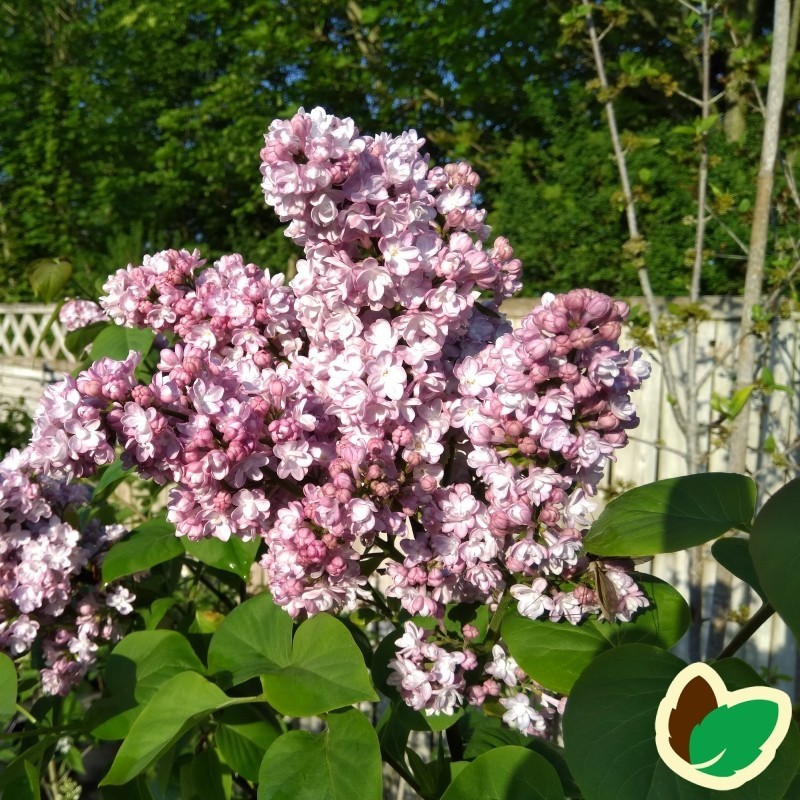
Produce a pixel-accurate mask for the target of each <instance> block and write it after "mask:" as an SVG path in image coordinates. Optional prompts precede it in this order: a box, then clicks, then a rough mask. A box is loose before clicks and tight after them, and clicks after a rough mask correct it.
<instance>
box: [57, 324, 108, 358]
mask: <svg viewBox="0 0 800 800" xmlns="http://www.w3.org/2000/svg"><path fill="white" fill-rule="evenodd" d="M112 325H113V323H111V322H93V323H92V324H91V325H87V326H86V327H85V328H78V329H77V330H74V331H69V333H67V334H66V336H64V344H65V345H66V347H67V350H69V351H70V353H72V355H74V356H75V357H76V358H80V357H81V356H82V355H83V351H84V350H86V348H87V347H88V346H89V345H90V344H91V343H92V342H93V341H94V340H95V339H96V338H97V336H98V335H99V334H100V332H101V331H103V330H105V329H106V328H110V327H111V326H112Z"/></svg>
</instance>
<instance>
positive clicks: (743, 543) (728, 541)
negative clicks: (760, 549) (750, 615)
mask: <svg viewBox="0 0 800 800" xmlns="http://www.w3.org/2000/svg"><path fill="white" fill-rule="evenodd" d="M711 555H713V556H714V558H715V559H716V560H717V561H718V562H719V563H720V564H722V566H723V567H725V569H727V570H728V572H731V573H733V574H734V575H735V576H736V577H737V578H739V580H742V581H744V582H745V583H746V584H747V585H748V586H751V587H752V588H753V589H754V590H755V592H756V594H758V596H759V597H760V598H761V599H762V600H766V599H767V598H766V595H765V594H764V589H763V588H762V587H761V581H760V580H759V579H758V574H757V573H756V568H755V566H754V564H753V559H752V557H751V555H750V545H749V543H748V540H747V539H742V538H725V539H718V540H717V541H716V542H714V544H713V545H711Z"/></svg>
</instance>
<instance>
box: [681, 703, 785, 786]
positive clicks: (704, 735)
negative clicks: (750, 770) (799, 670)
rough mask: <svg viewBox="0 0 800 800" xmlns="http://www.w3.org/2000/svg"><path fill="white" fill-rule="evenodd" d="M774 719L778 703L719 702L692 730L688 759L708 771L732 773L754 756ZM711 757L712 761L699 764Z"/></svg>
mask: <svg viewBox="0 0 800 800" xmlns="http://www.w3.org/2000/svg"><path fill="white" fill-rule="evenodd" d="M777 721H778V704H777V703H772V702H770V701H769V700H746V701H744V702H742V703H737V704H736V705H734V706H719V707H717V708H715V709H714V710H713V711H712V712H710V713H709V714H707V715H706V716H705V717H704V718H703V719H702V720H700V722H699V723H698V724H697V725H695V727H694V729H693V730H692V733H691V735H690V737H689V759H690V761H691V763H692V764H693V765H694V766H695V767H697V769H699V770H700V771H701V772H705V773H706V774H708V775H717V776H720V777H728V776H730V775H734V774H735V773H736V772H738V771H739V770H742V769H744V768H745V767H747V766H749V765H750V764H752V763H753V762H754V761H755V760H756V758H758V756H759V754H760V753H761V746H762V745H763V744H764V742H766V741H767V739H768V738H769V735H770V734H771V733H772V732H773V730H774V729H775V724H776V723H777ZM712 760H713V761H714V763H712V764H710V765H708V766H702V765H703V764H706V763H707V762H709V761H712Z"/></svg>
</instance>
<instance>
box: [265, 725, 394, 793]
mask: <svg viewBox="0 0 800 800" xmlns="http://www.w3.org/2000/svg"><path fill="white" fill-rule="evenodd" d="M325 722H326V725H327V729H326V730H325V731H323V732H322V733H309V732H307V731H289V733H284V734H283V736H281V737H280V738H278V739H276V740H275V742H273V744H272V746H271V747H270V748H269V750H267V753H266V755H265V756H264V760H263V762H262V764H261V772H260V776H259V786H258V800H355V798H358V800H380V798H381V796H382V783H383V782H382V778H381V753H380V746H379V744H378V737H377V734H376V733H375V729H374V728H373V727H372V725H370V723H369V721H368V720H367V718H366V717H365V716H364V715H363V714H362V713H361V712H360V711H356V710H355V709H347V710H346V711H339V712H336V713H333V714H328V715H327V717H326V718H325Z"/></svg>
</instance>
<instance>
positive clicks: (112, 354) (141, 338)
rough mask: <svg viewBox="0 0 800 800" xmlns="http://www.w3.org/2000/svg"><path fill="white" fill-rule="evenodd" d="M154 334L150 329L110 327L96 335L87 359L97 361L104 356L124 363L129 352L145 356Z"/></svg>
mask: <svg viewBox="0 0 800 800" xmlns="http://www.w3.org/2000/svg"><path fill="white" fill-rule="evenodd" d="M154 338H155V334H154V333H153V331H151V330H150V329H147V330H142V329H140V328H123V327H121V326H120V325H111V326H109V327H108V328H104V329H103V330H102V331H100V333H98V334H97V338H96V339H95V340H94V341H93V342H92V349H91V350H90V351H89V358H90V359H91V360H92V361H97V360H99V359H101V358H103V357H104V356H107V357H108V358H113V359H114V360H115V361H124V360H125V359H126V358H127V357H128V354H129V353H130V351H131V350H135V351H136V352H137V353H141V354H142V356H144V355H146V354H147V352H148V351H149V350H150V347H151V346H152V344H153V339H154Z"/></svg>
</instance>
